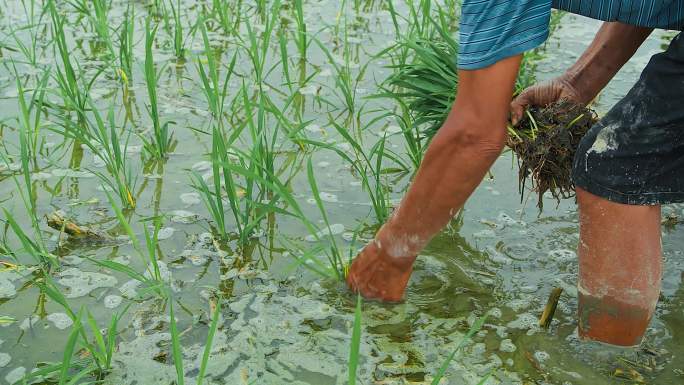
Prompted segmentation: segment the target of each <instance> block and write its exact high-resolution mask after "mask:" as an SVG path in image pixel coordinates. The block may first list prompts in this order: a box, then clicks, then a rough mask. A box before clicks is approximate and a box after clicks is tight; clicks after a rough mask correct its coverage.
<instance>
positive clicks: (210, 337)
mask: <svg viewBox="0 0 684 385" xmlns="http://www.w3.org/2000/svg"><path fill="white" fill-rule="evenodd" d="M220 316H221V301H220V300H219V301H216V307H215V308H214V314H213V315H212V317H211V325H210V326H209V334H207V340H206V342H205V344H204V352H203V353H202V362H201V363H200V369H199V374H198V375H197V385H202V383H203V382H204V373H205V372H206V370H207V365H208V363H209V354H211V344H212V343H213V341H214V335H216V329H217V328H218V321H219V318H220Z"/></svg>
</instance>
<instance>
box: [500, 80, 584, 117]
mask: <svg viewBox="0 0 684 385" xmlns="http://www.w3.org/2000/svg"><path fill="white" fill-rule="evenodd" d="M559 100H569V101H572V102H575V103H577V104H581V105H585V104H587V102H588V101H587V100H585V98H583V97H582V94H581V93H580V92H579V90H577V88H576V87H575V85H574V84H572V81H571V79H570V76H568V75H567V74H563V75H561V76H559V77H557V78H554V79H551V80H548V81H546V82H542V83H538V84H535V85H533V86H532V87H529V88H526V89H525V90H524V91H523V92H521V93H520V95H518V96H517V97H516V98H515V99H513V101H512V102H511V123H512V124H513V125H514V126H515V125H517V124H518V122H519V121H520V119H522V117H523V114H524V113H525V110H526V109H527V108H529V107H533V106H540V107H541V106H547V105H549V104H552V103H555V102H557V101H559Z"/></svg>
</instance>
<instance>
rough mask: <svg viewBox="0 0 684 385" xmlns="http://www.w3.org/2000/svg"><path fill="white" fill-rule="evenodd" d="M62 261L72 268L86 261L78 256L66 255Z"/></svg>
mask: <svg viewBox="0 0 684 385" xmlns="http://www.w3.org/2000/svg"><path fill="white" fill-rule="evenodd" d="M60 259H61V260H62V263H64V264H67V265H71V266H76V265H80V264H82V263H83V262H85V260H86V259H85V258H82V257H79V256H78V255H65V256H63V257H61V258H60Z"/></svg>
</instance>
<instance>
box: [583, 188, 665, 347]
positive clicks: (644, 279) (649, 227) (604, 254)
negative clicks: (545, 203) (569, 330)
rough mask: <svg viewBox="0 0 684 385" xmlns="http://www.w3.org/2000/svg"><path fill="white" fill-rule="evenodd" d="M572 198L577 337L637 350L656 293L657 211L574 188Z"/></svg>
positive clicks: (659, 268) (658, 257) (659, 269)
mask: <svg viewBox="0 0 684 385" xmlns="http://www.w3.org/2000/svg"><path fill="white" fill-rule="evenodd" d="M577 199H578V202H579V207H580V244H579V247H578V249H579V250H578V255H579V283H578V289H579V334H580V337H582V338H585V339H590V340H596V341H601V342H605V343H609V344H613V345H621V346H633V345H637V344H638V343H639V342H640V341H641V337H642V336H643V334H644V332H645V331H646V327H647V326H648V323H649V321H650V320H651V316H652V315H653V312H654V310H655V305H656V302H657V301H658V296H659V294H660V279H661V275H662V257H661V242H660V206H633V205H624V204H619V203H614V202H610V201H608V200H606V199H603V198H600V197H598V196H596V195H593V194H591V193H589V192H586V191H584V190H582V189H579V188H578V189H577Z"/></svg>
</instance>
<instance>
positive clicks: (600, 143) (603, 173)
mask: <svg viewBox="0 0 684 385" xmlns="http://www.w3.org/2000/svg"><path fill="white" fill-rule="evenodd" d="M573 180H574V182H575V185H576V186H578V187H580V188H582V189H584V190H586V191H588V192H590V193H592V194H595V195H597V196H600V197H603V198H606V199H608V200H611V201H613V202H618V203H625V204H634V205H649V204H665V203H672V202H683V201H684V37H682V36H681V34H680V35H678V36H677V37H676V38H675V39H674V40H673V41H672V42H671V44H670V46H669V48H668V49H667V50H666V51H665V52H663V53H660V54H657V55H654V56H653V57H652V58H651V60H650V62H649V63H648V65H647V66H646V68H645V69H644V71H643V73H642V75H641V77H640V78H639V80H638V81H637V83H636V84H635V85H634V87H633V88H632V89H631V90H630V91H629V93H628V94H627V95H626V96H625V97H624V98H623V99H622V100H621V101H620V102H618V103H617V104H616V105H615V106H614V107H613V108H612V109H611V110H610V111H609V112H608V114H606V116H605V117H604V118H603V119H601V121H599V122H598V123H597V124H596V125H595V126H594V127H593V128H592V129H591V130H590V131H589V132H588V133H587V135H586V136H585V137H584V138H583V140H582V142H581V143H580V146H579V148H578V150H577V153H576V156H575V162H574V167H573Z"/></svg>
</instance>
